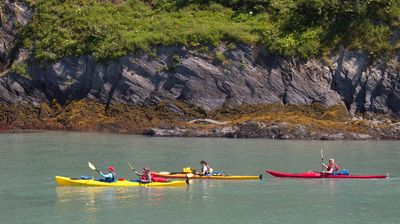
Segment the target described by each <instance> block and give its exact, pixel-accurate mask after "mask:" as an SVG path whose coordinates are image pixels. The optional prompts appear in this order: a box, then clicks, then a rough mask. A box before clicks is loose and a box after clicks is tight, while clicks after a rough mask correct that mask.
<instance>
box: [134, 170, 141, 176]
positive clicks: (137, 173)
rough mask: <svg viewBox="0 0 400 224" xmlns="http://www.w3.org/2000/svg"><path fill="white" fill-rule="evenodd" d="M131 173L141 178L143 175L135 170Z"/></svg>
mask: <svg viewBox="0 0 400 224" xmlns="http://www.w3.org/2000/svg"><path fill="white" fill-rule="evenodd" d="M133 172H135V174H136V175H138V176H139V177H141V176H142V175H143V174H142V173H139V172H137V171H136V170H133Z"/></svg>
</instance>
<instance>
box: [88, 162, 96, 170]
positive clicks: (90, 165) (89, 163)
mask: <svg viewBox="0 0 400 224" xmlns="http://www.w3.org/2000/svg"><path fill="white" fill-rule="evenodd" d="M88 165H89V168H90V169H92V170H96V167H95V166H94V165H93V164H92V163H91V162H88Z"/></svg>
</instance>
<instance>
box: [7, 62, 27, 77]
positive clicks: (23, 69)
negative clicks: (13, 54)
mask: <svg viewBox="0 0 400 224" xmlns="http://www.w3.org/2000/svg"><path fill="white" fill-rule="evenodd" d="M11 71H12V72H15V73H18V74H20V75H22V76H25V77H28V76H29V73H28V65H27V64H26V63H23V62H14V63H13V64H12V65H11Z"/></svg>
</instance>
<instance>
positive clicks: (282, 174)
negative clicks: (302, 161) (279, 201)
mask: <svg viewBox="0 0 400 224" xmlns="http://www.w3.org/2000/svg"><path fill="white" fill-rule="evenodd" d="M265 172H266V173H269V174H271V175H272V176H274V177H286V178H336V179H383V178H386V177H387V175H340V174H339V175H332V174H326V173H325V174H324V175H322V174H321V172H316V171H309V172H304V173H285V172H278V171H272V170H266V171H265Z"/></svg>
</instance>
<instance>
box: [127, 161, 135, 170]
mask: <svg viewBox="0 0 400 224" xmlns="http://www.w3.org/2000/svg"><path fill="white" fill-rule="evenodd" d="M128 166H129V168H131V170H132V171H133V172H135V168H133V166H132V164H131V163H130V162H128Z"/></svg>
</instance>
